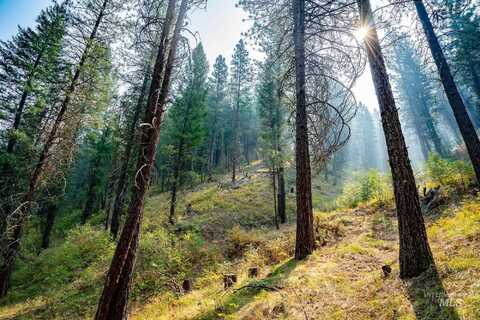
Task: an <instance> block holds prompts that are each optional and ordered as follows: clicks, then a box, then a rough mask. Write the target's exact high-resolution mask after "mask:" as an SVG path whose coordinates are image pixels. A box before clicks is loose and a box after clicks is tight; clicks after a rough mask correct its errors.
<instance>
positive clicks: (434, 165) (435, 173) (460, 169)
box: [426, 153, 474, 186]
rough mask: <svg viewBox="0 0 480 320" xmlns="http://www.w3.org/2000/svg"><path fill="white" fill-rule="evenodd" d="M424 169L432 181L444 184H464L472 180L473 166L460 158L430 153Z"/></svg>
mask: <svg viewBox="0 0 480 320" xmlns="http://www.w3.org/2000/svg"><path fill="white" fill-rule="evenodd" d="M426 171H427V175H428V177H429V178H430V179H431V180H432V182H433V183H436V184H440V185H444V186H459V185H462V186H465V185H467V184H469V182H470V181H472V180H473V176H474V173H473V167H472V166H471V165H470V164H469V163H467V162H465V161H462V160H448V159H444V158H441V157H440V156H439V155H438V154H436V153H434V154H430V156H429V158H428V160H427V163H426Z"/></svg>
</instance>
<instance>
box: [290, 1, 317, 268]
mask: <svg viewBox="0 0 480 320" xmlns="http://www.w3.org/2000/svg"><path fill="white" fill-rule="evenodd" d="M293 15H294V29H293V37H294V43H295V76H296V83H295V90H296V117H295V128H296V138H295V162H296V169H297V183H296V185H297V232H296V241H295V259H297V260H300V259H304V258H306V257H307V256H308V255H310V254H311V253H312V252H313V250H314V249H315V240H314V234H313V210H312V181H311V179H312V178H311V169H310V153H309V150H308V127H307V101H306V92H305V81H306V80H305V0H294V1H293Z"/></svg>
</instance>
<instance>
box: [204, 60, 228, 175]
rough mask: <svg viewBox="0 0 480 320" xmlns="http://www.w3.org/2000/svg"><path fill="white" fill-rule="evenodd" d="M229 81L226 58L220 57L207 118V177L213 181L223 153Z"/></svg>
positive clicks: (213, 78) (211, 82)
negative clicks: (213, 173)
mask: <svg viewBox="0 0 480 320" xmlns="http://www.w3.org/2000/svg"><path fill="white" fill-rule="evenodd" d="M227 81H228V67H227V64H226V62H225V58H224V57H223V56H222V55H220V56H218V57H217V59H216V60H215V64H214V65H213V72H212V76H211V78H210V80H209V88H210V93H209V101H208V111H207V118H206V123H205V124H206V126H207V128H208V159H207V161H208V163H207V175H208V177H209V178H210V179H211V177H212V171H213V168H214V167H216V166H217V165H218V164H219V162H220V156H221V153H222V148H224V147H225V146H223V145H222V137H223V136H224V131H225V126H226V124H227V123H226V122H227V121H226V119H225V116H226V114H225V110H226V108H227V106H226V104H227V101H226V98H227Z"/></svg>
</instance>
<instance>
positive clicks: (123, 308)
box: [95, 0, 188, 320]
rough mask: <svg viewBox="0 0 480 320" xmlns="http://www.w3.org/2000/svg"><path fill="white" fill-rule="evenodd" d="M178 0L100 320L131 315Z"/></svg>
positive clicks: (165, 35)
mask: <svg viewBox="0 0 480 320" xmlns="http://www.w3.org/2000/svg"><path fill="white" fill-rule="evenodd" d="M175 3H176V1H175V0H169V2H168V7H167V12H166V19H165V21H164V25H163V30H162V36H161V41H160V45H159V48H158V55H157V58H156V62H155V68H154V72H153V78H152V82H151V85H150V94H149V97H148V103H147V111H146V113H145V118H144V121H143V123H148V124H150V125H149V126H143V127H142V141H141V148H140V151H139V155H138V162H137V171H136V172H137V174H136V176H135V183H134V186H133V189H132V197H131V201H130V206H129V209H128V216H127V220H126V222H125V226H124V228H123V229H122V233H121V236H120V239H119V242H118V245H117V248H116V250H115V254H114V256H113V259H112V263H111V265H110V269H109V271H108V274H107V277H106V280H105V285H104V288H103V292H102V296H101V298H100V301H99V304H98V309H97V313H96V316H95V319H96V320H122V319H126V318H127V303H128V294H129V288H130V283H131V280H132V273H133V268H134V265H135V260H136V251H137V246H138V241H139V236H140V225H141V222H142V217H143V208H144V200H145V194H146V192H147V190H148V188H149V185H150V179H151V173H152V172H151V171H152V168H153V165H154V161H155V153H156V149H157V144H158V141H159V136H160V124H161V119H162V115H163V112H164V107H165V103H166V101H167V97H168V92H169V90H170V80H171V76H172V71H173V67H174V60H175V56H176V49H177V45H178V42H179V38H180V31H181V28H182V27H183V23H184V19H185V15H186V12H187V4H188V1H187V0H182V2H181V5H180V9H179V13H178V17H177V22H176V25H175V31H174V34H173V37H172V40H171V44H170V49H169V50H168V47H169V45H168V39H169V35H170V33H171V28H172V24H173V21H174V14H175ZM167 51H169V53H167ZM162 75H163V81H162Z"/></svg>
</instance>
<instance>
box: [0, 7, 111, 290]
mask: <svg viewBox="0 0 480 320" xmlns="http://www.w3.org/2000/svg"><path fill="white" fill-rule="evenodd" d="M109 1H110V0H104V2H103V5H102V8H101V10H100V12H99V15H98V17H97V20H96V22H95V25H94V27H93V29H92V33H91V34H90V37H89V39H88V42H87V45H86V46H85V49H84V51H83V54H82V57H81V59H80V62H79V64H78V66H77V69H76V70H75V74H74V76H73V78H72V81H71V82H70V86H69V87H68V89H67V92H66V94H65V98H64V100H63V103H62V105H61V107H60V110H59V112H58V114H57V117H56V119H55V122H54V124H53V126H52V129H51V130H50V132H49V134H48V137H47V139H46V141H45V144H44V146H43V149H42V151H41V153H40V156H39V159H38V161H37V164H36V166H35V169H34V170H33V173H32V175H31V177H30V181H29V188H28V192H27V193H26V194H25V196H24V198H23V201H22V204H21V209H20V210H17V212H16V214H15V215H16V217H15V219H14V225H13V226H12V229H11V236H10V237H9V238H8V240H7V243H6V247H5V248H4V253H3V261H2V264H1V265H0V296H5V295H6V294H7V291H8V287H9V283H8V282H9V280H10V273H11V272H12V268H13V264H14V262H15V258H16V256H17V254H18V249H19V246H20V240H21V238H22V233H23V227H24V224H25V221H26V220H27V217H28V211H29V209H30V207H31V205H32V202H33V200H34V197H35V192H36V190H37V186H38V183H39V181H40V177H41V175H42V173H43V169H44V165H45V162H46V160H47V158H48V156H49V152H50V149H51V148H52V146H53V143H54V140H55V139H56V136H57V131H58V129H59V128H60V125H61V123H62V122H63V118H64V116H65V113H66V111H67V109H68V106H69V105H70V100H71V98H72V95H73V94H74V92H75V89H76V87H77V84H78V80H79V78H80V74H81V72H82V69H83V66H84V65H85V62H86V60H87V57H88V54H89V51H90V48H91V46H92V43H93V41H94V40H95V38H96V36H97V32H98V28H99V26H100V23H101V22H102V20H103V17H104V14H105V9H106V7H107V4H108V2H109Z"/></svg>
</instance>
